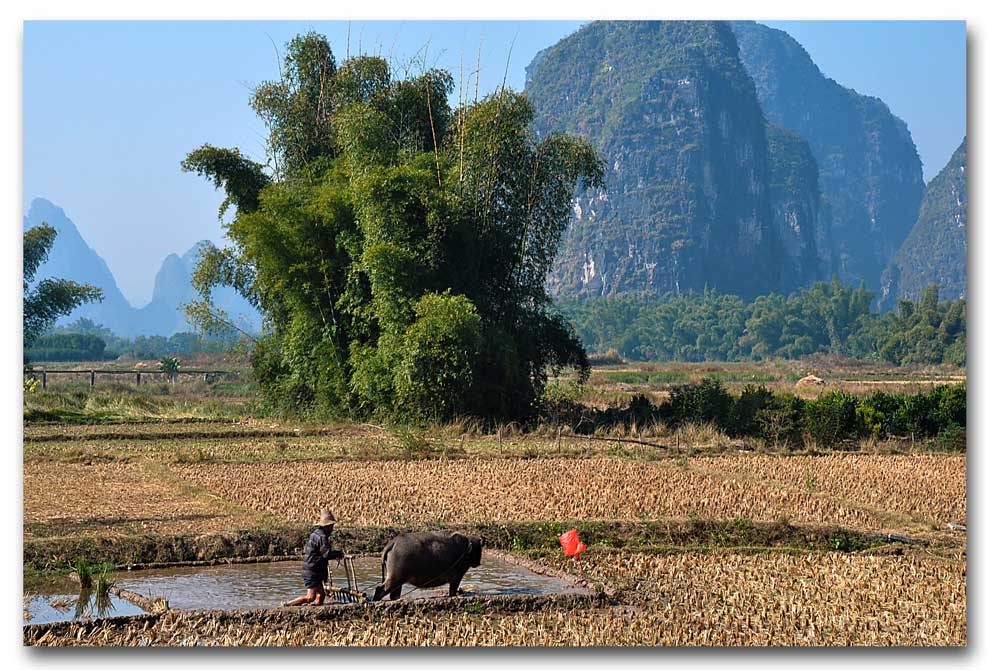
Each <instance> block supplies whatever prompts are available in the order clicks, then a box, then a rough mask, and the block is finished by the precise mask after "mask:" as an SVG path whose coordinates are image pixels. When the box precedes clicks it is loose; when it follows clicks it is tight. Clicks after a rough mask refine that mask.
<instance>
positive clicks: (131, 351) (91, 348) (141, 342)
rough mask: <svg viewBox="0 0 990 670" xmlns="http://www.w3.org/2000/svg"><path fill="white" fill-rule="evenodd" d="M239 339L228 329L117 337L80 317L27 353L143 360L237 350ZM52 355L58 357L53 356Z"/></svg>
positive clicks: (65, 357)
mask: <svg viewBox="0 0 990 670" xmlns="http://www.w3.org/2000/svg"><path fill="white" fill-rule="evenodd" d="M49 338H51V339H49ZM97 340H98V341H101V342H103V343H104V346H103V347H100V345H99V344H98V343H97ZM242 340H246V338H244V337H243V336H241V335H239V334H237V333H231V332H230V331H227V332H225V333H223V334H221V335H206V336H204V335H200V334H198V333H191V332H183V333H175V334H173V335H171V336H169V337H165V336H164V335H138V336H137V337H134V338H127V337H118V336H117V335H114V334H113V332H111V331H110V329H109V328H104V327H103V326H101V325H99V324H97V323H95V322H93V321H92V320H91V319H87V318H85V317H80V318H78V319H76V320H75V321H73V322H72V323H69V324H66V325H61V326H56V327H55V328H53V329H52V330H51V331H49V333H48V334H46V335H44V336H43V337H42V338H41V339H40V340H38V341H37V342H36V343H35V345H34V346H33V347H32V348H31V349H30V350H29V356H30V357H32V360H75V361H84V360H102V359H109V358H116V357H118V356H122V355H123V356H130V357H133V358H138V359H143V360H157V359H161V358H162V357H163V356H176V355H189V354H200V353H227V352H230V351H234V350H236V349H237V348H238V347H239V346H240V345H241V344H242ZM43 349H44V351H43ZM49 349H56V350H59V351H60V352H61V351H63V350H65V353H57V354H50V353H46V352H47V350H49ZM100 352H102V353H100ZM55 355H57V356H59V358H54V357H53V356H55Z"/></svg>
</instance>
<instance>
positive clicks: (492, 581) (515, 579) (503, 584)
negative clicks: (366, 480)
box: [24, 554, 591, 624]
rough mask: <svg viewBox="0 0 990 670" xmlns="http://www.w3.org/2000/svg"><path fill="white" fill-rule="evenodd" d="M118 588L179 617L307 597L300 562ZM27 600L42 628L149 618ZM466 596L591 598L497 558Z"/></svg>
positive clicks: (117, 604) (363, 585) (42, 595)
mask: <svg viewBox="0 0 990 670" xmlns="http://www.w3.org/2000/svg"><path fill="white" fill-rule="evenodd" d="M381 570H382V566H381V559H380V558H379V557H377V556H359V557H356V558H355V559H354V571H355V577H356V579H357V587H358V590H359V591H362V592H363V593H365V594H366V595H368V596H369V597H370V596H371V595H372V593H373V592H374V588H375V586H376V585H377V584H379V583H380V582H381ZM114 583H115V586H117V587H119V588H121V589H124V590H126V591H130V592H133V593H137V594H139V595H142V596H144V597H146V598H148V599H158V598H166V599H167V600H168V606H169V609H173V610H235V609H265V608H273V607H279V606H281V605H282V603H283V602H285V601H286V600H290V599H292V598H294V597H296V596H298V595H300V594H301V593H304V592H305V588H304V587H303V585H302V579H301V577H300V563H299V562H298V561H296V560H286V561H276V562H258V563H241V564H236V565H214V566H196V567H175V568H160V569H142V570H130V571H121V572H119V573H117V576H116V579H115V582H114ZM331 583H332V585H333V586H338V587H342V588H344V587H346V586H347V580H346V577H345V576H344V573H343V570H342V568H341V569H338V570H336V571H334V570H331ZM36 590H37V591H39V592H38V593H34V594H30V595H26V596H25V602H24V612H25V615H24V623H30V624H40V623H51V622H54V621H72V620H78V619H81V618H86V617H92V618H103V617H108V616H127V615H134V614H144V613H145V610H143V609H141V608H140V607H138V606H137V605H134V604H132V603H131V602H128V601H127V600H123V599H121V598H119V597H117V596H110V598H109V600H108V601H107V602H104V603H97V602H96V599H95V597H93V596H88V595H87V596H85V597H80V596H79V595H78V594H76V595H71V594H66V593H52V592H46V591H64V590H66V589H65V588H64V587H63V588H59V586H58V585H52V586H51V587H50V588H46V587H44V586H42V587H41V588H38V589H36ZM461 591H462V592H463V595H467V596H482V597H488V596H507V595H539V594H543V595H557V594H584V595H587V594H590V593H591V591H589V590H588V589H587V588H585V587H583V586H580V585H578V584H577V583H576V582H575V580H571V579H564V578H561V577H559V576H550V575H546V574H539V573H537V572H534V571H533V570H530V569H528V568H526V567H523V566H521V565H518V564H515V563H512V562H508V561H506V560H504V559H503V558H501V557H499V556H495V555H491V554H489V555H485V556H484V557H483V558H482V562H481V565H480V566H478V567H476V568H472V569H471V570H469V571H468V572H467V574H466V575H465V577H464V580H463V581H462V582H461ZM446 596H447V587H446V586H443V587H438V588H423V589H417V588H415V587H413V586H411V585H406V586H405V587H404V589H403V594H402V599H406V600H410V599H411V600H421V599H425V598H439V597H446Z"/></svg>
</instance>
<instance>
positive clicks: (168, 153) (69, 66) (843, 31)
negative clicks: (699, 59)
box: [24, 21, 966, 306]
mask: <svg viewBox="0 0 990 670" xmlns="http://www.w3.org/2000/svg"><path fill="white" fill-rule="evenodd" d="M766 23H767V24H768V25H772V26H774V27H776V28H781V29H782V30H785V31H787V32H788V33H790V34H791V35H792V36H794V37H795V38H796V39H797V40H798V41H799V42H801V44H802V45H804V47H805V48H806V49H807V50H808V52H809V53H810V54H811V56H812V58H813V59H814V60H815V62H816V63H817V64H818V66H819V67H820V68H821V70H822V71H823V72H824V73H825V74H826V75H828V76H830V77H832V78H834V79H835V80H836V81H838V82H839V83H841V84H843V85H844V86H849V87H851V88H854V89H856V90H857V91H859V92H861V93H865V94H869V95H875V96H878V97H880V98H882V99H883V100H884V101H885V102H886V103H887V104H888V105H889V106H890V108H891V109H892V110H893V112H894V113H895V114H897V115H898V116H900V117H901V118H902V119H904V120H905V121H906V122H907V124H908V127H909V128H910V130H911V133H912V135H913V137H914V141H915V144H916V145H917V146H918V151H919V153H920V155H921V158H922V160H923V162H924V167H925V178H926V179H930V178H931V177H932V176H934V174H935V173H937V172H938V170H939V169H940V168H941V167H942V166H943V165H944V164H945V162H946V161H947V160H948V158H949V156H950V155H951V153H952V151H953V150H954V149H955V148H956V146H958V144H959V142H960V140H961V139H962V137H963V135H964V133H965V128H966V68H965V63H966V44H965V37H966V35H965V25H964V24H963V23H961V22H951V23H950V22H837V21H824V22H814V21H787V22H766ZM580 25H582V23H581V22H578V21H401V22H399V21H396V22H387V21H383V22H374V21H354V22H341V21H334V22H301V21H272V22H247V21H241V22H226V21H224V22H206V21H197V22H176V21H168V22H150V21H149V22H106V21H101V22H95V21H88V22H27V23H25V26H24V203H25V207H27V206H28V205H29V204H30V202H31V200H32V199H33V198H35V197H44V198H48V199H49V200H51V201H53V202H55V203H56V204H57V205H60V206H61V207H63V208H64V209H65V211H66V213H67V214H68V216H69V217H70V218H71V219H72V220H73V221H74V222H75V223H76V225H77V226H78V227H79V230H80V232H81V233H82V235H83V237H84V238H85V239H86V240H87V242H89V244H90V246H92V247H93V248H94V249H95V250H96V251H97V253H99V254H100V255H101V256H102V257H103V258H104V259H105V260H106V261H107V263H108V265H109V266H110V269H111V270H112V271H113V273H114V275H115V277H116V278H117V282H118V284H119V285H120V288H121V290H122V291H123V292H124V295H125V296H127V298H128V299H129V300H130V301H131V302H132V303H133V304H134V305H135V306H142V305H144V304H145V303H147V301H148V300H150V298H151V290H152V286H153V283H154V275H155V272H156V271H157V269H158V267H159V265H160V264H161V261H162V260H163V259H164V258H165V256H166V255H168V254H169V253H172V252H177V253H183V252H185V251H186V250H187V249H188V248H189V247H191V246H192V245H193V244H194V243H195V242H197V241H198V240H201V239H211V240H214V241H217V242H220V241H222V234H223V233H222V228H221V226H220V223H219V222H218V221H217V207H218V205H219V203H220V201H221V200H222V195H221V194H219V193H217V192H215V191H214V189H213V187H212V186H211V185H210V184H209V183H207V182H206V181H205V180H203V179H201V178H199V177H196V176H195V175H191V174H185V173H182V172H181V171H180V170H179V162H180V161H181V160H182V158H183V157H184V156H185V155H186V154H187V153H188V152H189V151H190V150H192V149H194V148H196V147H198V146H200V145H201V144H204V143H206V142H209V143H211V144H214V145H219V146H236V147H240V148H241V150H242V151H244V152H246V153H247V154H248V155H250V156H252V157H254V158H256V159H258V160H262V161H263V160H264V133H265V129H264V126H263V124H262V123H261V121H260V120H259V119H257V118H256V117H255V116H254V114H253V112H252V111H251V109H250V107H249V106H248V99H249V97H250V91H251V88H252V87H253V86H255V85H257V84H258V83H260V82H262V81H264V80H267V79H273V78H275V77H277V75H278V63H279V61H280V57H279V56H277V55H276V47H277V48H278V49H279V51H281V49H282V47H283V45H284V44H285V42H287V41H288V40H289V39H291V37H292V36H294V35H296V34H298V33H300V32H305V31H308V30H316V31H318V32H321V33H324V34H325V35H327V37H328V38H329V39H330V41H331V44H332V46H333V48H334V52H335V53H336V54H337V56H338V60H339V59H342V58H343V57H344V55H345V52H346V51H347V50H348V43H349V49H350V53H351V54H352V55H353V54H355V53H357V52H358V51H359V50H360V51H362V52H364V53H372V54H380V55H382V56H384V57H386V58H389V57H391V59H392V61H393V63H394V64H395V65H396V66H397V67H398V68H399V72H401V70H402V68H403V67H411V68H413V69H412V71H416V70H418V68H419V67H420V65H419V64H418V63H420V62H422V61H423V60H424V59H425V61H426V63H427V65H429V66H437V67H443V68H446V69H448V70H450V71H451V72H452V73H453V74H454V77H455V81H456V80H457V77H458V71H459V69H460V64H461V59H462V54H463V63H464V72H465V76H467V73H469V72H471V71H473V70H474V69H475V67H476V64H477V60H478V50H479V46H480V48H481V77H480V82H479V88H480V92H481V94H484V93H485V92H487V91H491V90H493V89H494V88H495V87H496V86H498V85H499V84H500V83H501V82H502V79H503V77H504V78H505V79H506V81H507V83H508V84H509V85H510V86H512V87H513V88H517V89H521V88H522V87H523V85H524V82H525V67H526V65H528V64H529V62H530V61H531V60H532V58H533V56H534V55H535V54H536V52H537V51H539V50H540V49H543V48H545V47H547V46H549V45H551V44H553V43H555V42H556V41H558V40H559V39H560V38H562V37H564V36H565V35H567V34H569V33H571V32H573V31H574V30H576V29H577V28H578V27H580ZM348 35H349V37H348ZM273 43H274V44H273ZM455 85H456V84H455ZM471 85H472V86H473V85H474V82H473V81H472V82H471ZM455 96H456V91H455Z"/></svg>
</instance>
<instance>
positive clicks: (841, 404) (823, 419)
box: [804, 391, 861, 449]
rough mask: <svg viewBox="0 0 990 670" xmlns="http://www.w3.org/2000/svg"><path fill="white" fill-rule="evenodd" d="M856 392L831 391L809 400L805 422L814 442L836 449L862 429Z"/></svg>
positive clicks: (805, 412) (816, 444)
mask: <svg viewBox="0 0 990 670" xmlns="http://www.w3.org/2000/svg"><path fill="white" fill-rule="evenodd" d="M856 410H857V404H856V398H855V396H852V395H849V394H848V393H844V392H843V391H828V392H826V393H823V394H822V395H821V396H819V397H818V399H817V400H812V401H810V402H808V403H807V405H806V406H805V411H804V425H805V429H806V430H807V431H808V435H809V436H810V437H811V439H812V442H813V444H814V445H815V446H816V447H819V448H822V449H832V448H834V447H835V446H836V445H838V444H839V443H841V442H843V441H845V440H851V439H853V438H855V437H857V436H859V435H860V433H861V423H860V421H859V416H857V411H856Z"/></svg>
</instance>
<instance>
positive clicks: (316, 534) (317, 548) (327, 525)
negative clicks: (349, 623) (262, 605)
mask: <svg viewBox="0 0 990 670" xmlns="http://www.w3.org/2000/svg"><path fill="white" fill-rule="evenodd" d="M335 522H336V519H334V517H333V514H332V513H331V512H330V510H321V511H320V520H319V521H317V522H316V526H317V529H316V530H314V531H313V532H312V534H311V535H310V536H309V540H307V542H306V555H305V556H304V557H303V569H302V576H303V584H304V585H305V586H306V595H304V596H299V597H298V598H296V599H295V600H290V601H289V602H287V603H283V604H284V605H285V606H290V605H305V604H306V603H312V604H313V605H322V604H323V599H324V598H325V597H326V595H327V592H326V589H324V587H323V582H325V581H327V578H328V577H329V568H328V566H327V563H328V562H329V561H331V560H340V559H342V558H343V557H344V552H342V551H334V550H333V549H331V548H330V533H332V532H333V525H334V523H335Z"/></svg>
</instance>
